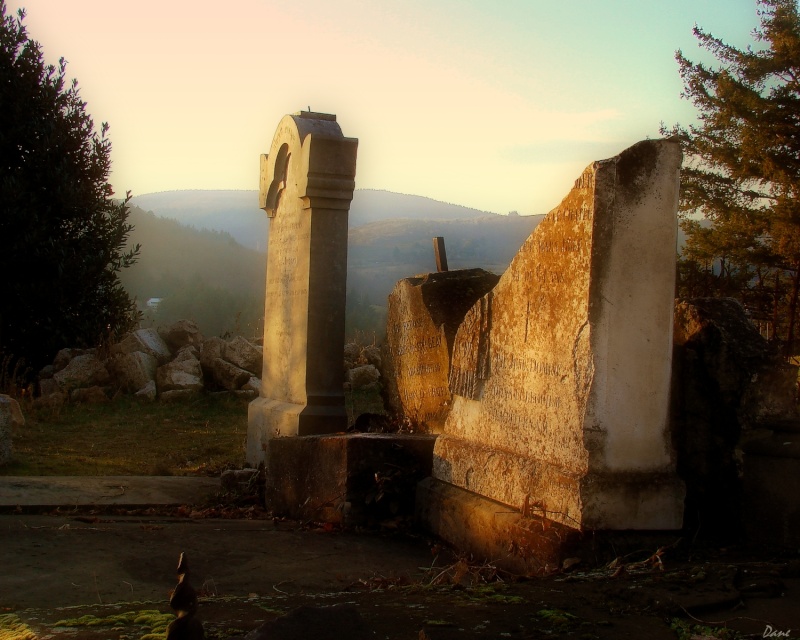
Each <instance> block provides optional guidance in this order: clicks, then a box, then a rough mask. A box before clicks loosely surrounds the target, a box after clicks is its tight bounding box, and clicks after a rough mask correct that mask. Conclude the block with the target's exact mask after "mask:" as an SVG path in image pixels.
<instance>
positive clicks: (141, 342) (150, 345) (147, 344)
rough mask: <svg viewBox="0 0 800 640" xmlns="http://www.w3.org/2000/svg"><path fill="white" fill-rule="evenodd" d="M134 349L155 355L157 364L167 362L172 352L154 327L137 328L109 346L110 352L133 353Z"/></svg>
mask: <svg viewBox="0 0 800 640" xmlns="http://www.w3.org/2000/svg"><path fill="white" fill-rule="evenodd" d="M134 351H143V352H144V353H149V354H150V355H152V356H155V358H156V359H157V360H158V362H159V364H164V363H166V362H169V360H170V359H171V358H172V352H171V351H170V350H169V347H168V346H167V343H166V342H164V340H163V339H162V338H161V336H160V335H158V331H156V330H155V329H137V330H136V331H133V332H132V333H129V334H128V335H127V336H125V337H124V338H123V339H122V340H121V341H120V342H118V343H117V344H115V345H113V346H112V347H111V353H112V354H117V353H122V354H125V353H133V352H134Z"/></svg>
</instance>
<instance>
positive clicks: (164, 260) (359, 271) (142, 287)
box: [122, 191, 541, 335]
mask: <svg viewBox="0 0 800 640" xmlns="http://www.w3.org/2000/svg"><path fill="white" fill-rule="evenodd" d="M177 193H178V192H173V195H174V194H177ZM246 193H248V192H203V191H196V192H187V194H186V195H187V198H186V199H185V200H184V202H194V203H195V204H194V207H195V208H194V211H195V213H194V214H191V213H187V212H186V211H185V210H180V209H175V210H172V211H171V213H174V214H176V215H175V217H176V218H178V219H182V220H187V219H194V220H197V219H202V216H199V217H198V214H197V212H200V213H201V214H202V212H203V211H206V212H207V213H208V212H209V211H211V210H212V209H216V211H217V212H218V211H220V210H222V209H223V208H225V210H226V211H229V212H230V211H234V210H235V208H232V207H234V205H235V204H236V202H237V201H238V203H239V205H241V204H242V202H243V198H242V197H241V196H242V195H243V194H246ZM359 193H364V194H365V195H366V199H363V198H362V200H361V201H362V203H364V202H366V203H369V202H370V199H371V198H372V199H373V201H374V198H377V199H378V200H380V201H383V202H384V203H386V202H390V201H393V202H395V205H396V207H395V208H394V209H392V211H395V212H404V211H405V212H407V210H406V209H404V208H403V207H404V206H410V205H411V204H412V203H417V204H420V206H422V205H429V206H430V208H429V209H428V210H427V211H428V214H429V215H438V216H440V219H439V220H422V219H416V220H414V219H402V220H380V221H377V222H371V223H367V224H363V225H361V226H356V227H354V228H352V229H351V230H350V239H349V246H348V275H347V277H348V287H347V288H348V298H347V313H348V328H349V331H350V332H351V333H352V331H353V330H355V329H361V330H368V331H375V332H376V333H377V334H380V333H381V332H382V331H383V315H384V312H385V305H386V298H387V296H388V295H389V293H390V292H391V290H392V288H393V287H394V285H395V283H396V282H397V280H399V279H400V278H404V277H407V276H410V275H415V274H418V273H425V272H428V271H433V270H434V269H435V262H434V257H433V247H432V238H433V237H434V236H444V238H445V242H446V246H447V254H448V261H449V263H450V268H451V269H459V268H467V267H483V268H485V269H489V270H490V271H494V272H495V273H501V272H502V271H503V270H504V269H505V268H506V266H507V265H508V263H509V262H510V261H511V258H512V257H513V256H514V254H515V253H516V251H517V250H518V249H519V247H520V246H521V245H522V243H523V241H524V240H525V238H526V237H527V236H528V235H529V234H530V233H531V231H532V230H533V228H534V227H535V225H536V224H538V222H539V220H540V219H541V216H532V217H520V216H499V215H494V214H485V213H483V212H478V211H477V210H474V209H467V208H465V207H454V206H452V205H445V204H443V203H436V202H435V201H433V200H429V199H428V198H416V197H414V196H399V197H398V198H394V196H396V195H397V194H389V193H388V192H359ZM231 194H232V195H231ZM209 196H211V197H209ZM217 196H219V197H217ZM178 200H181V198H177V199H175V201H176V202H177V201H178ZM231 203H234V204H233V205H232V204H231ZM431 203H432V204H431ZM440 205H441V206H440ZM226 207H227V208H226ZM479 214H480V215H479ZM208 215H209V216H210V217H207V218H205V219H206V220H207V221H213V222H214V223H215V224H216V223H218V222H219V220H220V219H219V216H218V213H209V214H208ZM262 215H263V214H262ZM387 215H388V214H387ZM447 216H449V218H448V217H447ZM462 216H463V217H462ZM265 219H266V218H265ZM129 221H130V222H131V223H132V224H133V225H134V231H133V232H132V234H131V238H130V242H131V243H139V244H140V245H142V249H141V255H140V257H139V261H138V263H137V264H136V265H134V266H133V267H132V268H131V269H128V270H126V271H124V272H123V273H122V282H123V284H124V285H125V287H126V289H127V290H128V291H129V292H130V293H131V294H132V295H133V296H135V297H136V298H137V299H138V300H139V302H140V304H141V306H142V308H145V307H144V303H146V301H147V300H148V299H150V298H163V301H162V302H161V304H160V306H159V307H158V310H157V311H153V310H152V309H151V310H148V311H147V316H146V320H147V322H148V323H152V324H160V323H166V322H171V321H174V320H177V319H180V318H192V319H194V320H196V321H197V322H198V323H199V324H200V326H201V328H202V329H203V331H204V332H205V333H207V334H209V335H218V334H222V333H224V332H226V331H230V332H239V333H245V334H252V335H258V334H259V333H260V331H261V328H260V326H261V325H260V323H261V318H262V315H263V305H264V284H265V268H266V256H265V253H264V252H259V251H256V250H254V249H249V248H246V247H244V246H242V245H241V244H239V243H238V242H237V241H236V240H235V239H234V237H233V235H232V234H229V233H227V232H223V231H213V230H209V229H208V228H206V229H198V228H195V227H193V226H192V227H190V226H186V225H185V224H181V223H180V222H178V220H175V219H169V218H165V217H161V216H159V215H156V214H154V213H153V212H148V211H144V210H142V209H141V208H139V207H137V206H133V207H131V213H130V218H129Z"/></svg>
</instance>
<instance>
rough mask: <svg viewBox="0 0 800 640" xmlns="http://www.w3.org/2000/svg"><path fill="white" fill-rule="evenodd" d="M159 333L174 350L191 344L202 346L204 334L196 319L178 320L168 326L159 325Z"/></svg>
mask: <svg viewBox="0 0 800 640" xmlns="http://www.w3.org/2000/svg"><path fill="white" fill-rule="evenodd" d="M158 335H159V336H161V338H162V340H164V342H165V343H166V344H167V346H168V347H169V348H170V349H172V350H173V351H178V350H179V349H182V348H183V347H186V346H189V345H194V346H196V347H197V348H200V346H201V345H202V344H203V334H202V333H200V327H198V326H197V323H196V322H195V321H194V320H178V321H177V322H174V323H172V324H170V325H167V326H166V327H159V328H158Z"/></svg>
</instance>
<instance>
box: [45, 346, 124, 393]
mask: <svg viewBox="0 0 800 640" xmlns="http://www.w3.org/2000/svg"><path fill="white" fill-rule="evenodd" d="M53 379H54V380H55V381H56V382H57V383H58V386H59V389H61V390H63V391H67V392H69V391H72V390H73V389H79V388H82V387H92V386H95V385H104V384H107V383H108V381H109V380H110V379H111V376H110V374H109V373H108V369H107V368H106V366H105V364H104V363H103V361H102V360H100V358H98V357H97V355H95V354H94V353H84V354H83V355H80V356H75V357H74V358H72V360H70V361H69V364H68V365H67V366H66V367H64V368H63V369H61V370H60V371H58V372H56V373H55V374H54V375H53Z"/></svg>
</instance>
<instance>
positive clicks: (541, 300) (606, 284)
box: [420, 140, 684, 543]
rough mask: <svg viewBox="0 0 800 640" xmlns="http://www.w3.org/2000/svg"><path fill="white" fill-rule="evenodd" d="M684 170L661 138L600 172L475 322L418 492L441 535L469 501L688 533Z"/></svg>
mask: <svg viewBox="0 0 800 640" xmlns="http://www.w3.org/2000/svg"><path fill="white" fill-rule="evenodd" d="M680 164H681V152H680V148H679V145H678V143H677V142H674V141H671V140H658V141H644V142H640V143H638V144H636V145H634V146H633V147H630V148H629V149H627V150H625V151H623V152H622V153H621V154H620V155H618V156H616V157H614V158H611V159H609V160H604V161H599V162H594V163H592V164H591V165H589V167H588V168H587V169H586V170H585V171H584V172H583V174H582V175H581V176H580V177H579V178H578V179H577V181H576V182H575V186H574V188H573V189H572V191H571V192H570V193H569V194H568V195H567V197H566V198H565V199H564V200H563V201H562V202H561V204H560V205H559V206H558V207H556V208H555V209H554V210H553V211H551V212H550V213H549V214H548V215H547V216H546V217H545V219H544V220H543V221H542V222H541V223H540V224H539V226H538V227H537V228H536V230H535V231H534V232H533V234H532V235H531V236H530V237H529V238H528V239H527V240H526V242H525V244H524V245H523V247H522V248H521V249H520V251H519V253H518V254H517V256H516V257H515V258H514V260H513V261H512V263H511V265H510V267H509V269H508V270H507V271H506V273H505V274H504V275H503V276H502V278H501V279H500V282H499V283H498V284H497V286H496V287H495V288H494V289H493V290H492V291H490V292H489V293H487V294H486V295H485V296H484V297H482V298H481V299H480V300H478V302H476V303H475V305H474V306H473V307H472V308H471V310H470V311H469V312H468V313H467V315H466V317H465V319H464V321H463V323H462V324H461V326H460V327H459V329H458V333H457V334H456V338H455V344H454V347H453V360H452V364H451V370H450V391H451V392H452V394H453V403H452V408H451V410H450V413H449V415H448V417H447V421H446V423H445V426H444V433H443V434H442V435H440V436H439V438H438V440H437V442H436V445H435V451H434V472H433V479H429V480H426V481H424V482H423V485H422V486H421V489H422V491H421V492H420V493H421V494H422V495H423V500H424V501H425V504H424V505H423V508H422V516H423V519H424V520H427V521H428V524H429V526H430V527H431V528H432V529H433V530H434V532H435V533H438V534H440V535H442V537H444V538H446V539H451V540H452V536H450V535H449V533H450V532H448V531H447V530H446V529H447V527H448V525H446V524H443V523H446V522H447V521H448V518H450V517H451V516H452V513H451V512H447V510H448V509H450V508H451V507H452V505H453V496H454V495H455V494H457V493H458V491H463V492H464V495H465V496H467V495H468V496H469V498H468V499H469V500H473V498H474V497H475V494H478V496H483V497H484V498H485V499H487V500H488V501H491V503H492V504H495V505H496V504H497V503H501V504H502V505H509V506H511V507H513V508H514V509H515V510H518V511H517V512H518V513H523V514H535V515H539V516H544V517H546V518H547V519H549V520H552V521H555V522H559V523H562V524H564V525H566V526H568V527H571V528H573V529H675V528H680V526H681V522H682V514H683V495H684V491H683V485H682V483H681V482H680V481H679V479H678V478H677V476H676V475H675V464H674V459H673V454H672V450H671V444H670V432H669V422H668V412H669V393H670V372H671V359H672V317H673V298H674V283H675V258H676V233H677V220H676V210H677V202H678V182H679V170H680ZM464 490H466V491H464ZM465 500H467V498H466V497H465ZM470 504H472V503H470ZM491 509H492V508H490V509H489V511H491ZM494 509H495V512H497V511H498V510H497V509H496V508H494ZM500 511H502V508H501V509H500ZM451 521H452V520H451ZM453 528H454V529H456V528H458V525H457V524H456V525H454V527H453ZM462 528H463V527H462ZM458 535H462V534H461V533H459V534H458ZM476 535H477V534H476ZM461 542H462V543H463V540H462V541H461ZM512 542H513V541H512Z"/></svg>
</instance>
